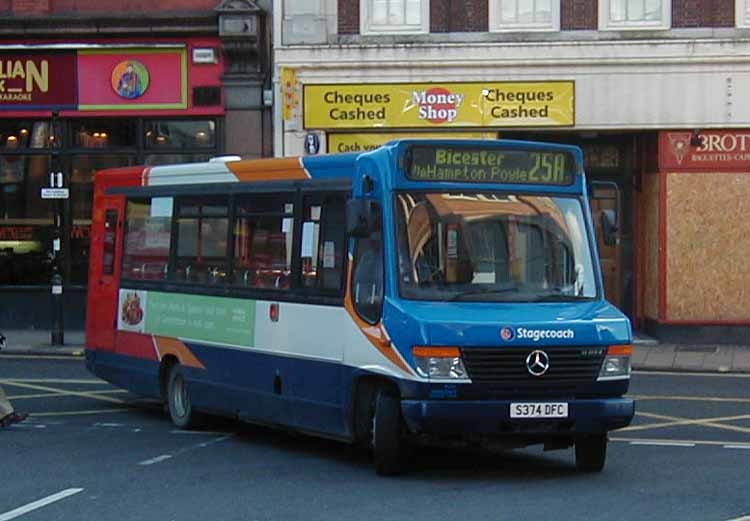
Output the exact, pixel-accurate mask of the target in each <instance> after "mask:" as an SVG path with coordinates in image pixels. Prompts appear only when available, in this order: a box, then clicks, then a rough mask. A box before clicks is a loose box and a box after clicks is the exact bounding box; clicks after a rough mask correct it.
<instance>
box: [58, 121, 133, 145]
mask: <svg viewBox="0 0 750 521" xmlns="http://www.w3.org/2000/svg"><path fill="white" fill-rule="evenodd" d="M70 128H71V130H72V142H73V146H74V147H76V148H117V147H120V148H121V147H135V146H136V128H137V121H136V120H134V119H132V118H107V119H104V118H92V119H80V120H72V121H71V122H70Z"/></svg>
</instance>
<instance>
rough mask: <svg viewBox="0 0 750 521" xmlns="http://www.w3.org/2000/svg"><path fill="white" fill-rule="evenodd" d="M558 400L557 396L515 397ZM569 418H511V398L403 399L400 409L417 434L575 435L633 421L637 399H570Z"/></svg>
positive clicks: (603, 430) (596, 431)
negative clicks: (635, 400)
mask: <svg viewBox="0 0 750 521" xmlns="http://www.w3.org/2000/svg"><path fill="white" fill-rule="evenodd" d="M523 401H528V402H531V401H534V402H544V401H547V402H555V401H558V400H553V399H547V400H512V402H513V403H517V402H523ZM567 403H568V417H567V418H544V419H517V418H513V419H511V418H510V404H511V400H502V401H500V400H493V401H487V400H482V401H471V400H402V401H401V412H402V414H403V417H404V420H405V421H406V425H407V426H408V428H409V430H410V431H411V432H412V433H414V434H431V435H437V436H444V435H445V436H451V435H485V436H502V435H537V434H538V435H569V436H572V435H576V434H593V433H604V432H607V431H611V430H614V429H620V428H622V427H626V426H627V425H629V424H630V422H631V421H632V419H633V415H634V414H635V402H634V401H633V400H629V399H626V398H602V399H591V400H570V401H568V402H567Z"/></svg>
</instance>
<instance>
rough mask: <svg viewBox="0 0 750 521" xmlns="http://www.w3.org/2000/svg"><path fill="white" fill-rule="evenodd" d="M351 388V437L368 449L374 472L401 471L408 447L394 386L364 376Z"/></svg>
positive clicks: (399, 399) (397, 393) (380, 379)
mask: <svg viewBox="0 0 750 521" xmlns="http://www.w3.org/2000/svg"><path fill="white" fill-rule="evenodd" d="M355 389H356V390H355V407H354V432H355V439H356V440H357V442H358V443H359V444H360V445H364V446H367V447H368V448H370V449H372V454H373V460H374V463H375V470H376V472H377V473H378V474H380V475H385V476H392V475H397V474H400V473H402V472H403V471H404V470H405V467H406V462H407V459H408V456H409V446H408V441H407V439H406V438H407V437H406V434H407V428H406V424H405V423H404V420H403V417H402V414H401V393H400V392H399V388H398V385H396V383H395V382H393V381H392V380H389V379H387V378H384V377H364V378H362V379H360V380H359V381H357V385H356V388H355Z"/></svg>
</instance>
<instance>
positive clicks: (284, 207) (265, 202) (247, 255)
mask: <svg viewBox="0 0 750 521" xmlns="http://www.w3.org/2000/svg"><path fill="white" fill-rule="evenodd" d="M293 201H294V199H293V195H292V194H280V195H263V194H258V195H241V196H238V197H237V203H236V204H237V209H236V217H235V221H234V224H233V227H232V240H233V241H234V258H233V259H232V263H233V273H234V277H233V280H232V285H233V286H239V287H247V288H254V289H271V290H289V289H290V288H291V280H292V276H291V273H292V252H293V249H292V245H293V243H294V202H293Z"/></svg>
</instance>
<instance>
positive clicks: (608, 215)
mask: <svg viewBox="0 0 750 521" xmlns="http://www.w3.org/2000/svg"><path fill="white" fill-rule="evenodd" d="M599 219H600V221H599V222H600V224H601V229H602V241H603V242H604V244H605V245H606V246H614V245H615V244H617V231H618V230H617V213H616V212H615V211H614V210H602V212H601V214H599Z"/></svg>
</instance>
